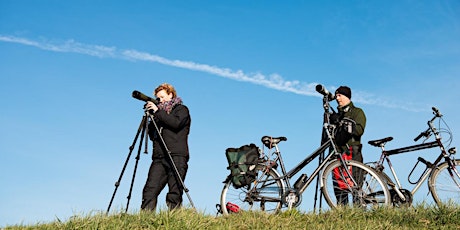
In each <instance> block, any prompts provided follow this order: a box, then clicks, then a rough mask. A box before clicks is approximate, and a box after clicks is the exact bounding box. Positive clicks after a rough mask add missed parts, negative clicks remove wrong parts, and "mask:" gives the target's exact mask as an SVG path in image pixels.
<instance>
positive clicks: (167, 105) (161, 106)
mask: <svg viewBox="0 0 460 230" xmlns="http://www.w3.org/2000/svg"><path fill="white" fill-rule="evenodd" d="M176 105H182V99H181V98H180V97H175V98H173V99H171V100H170V101H167V102H163V103H160V104H159V105H158V108H159V109H162V110H164V111H166V112H167V113H168V114H170V113H171V110H172V109H173V108H174V107H175V106H176Z"/></svg>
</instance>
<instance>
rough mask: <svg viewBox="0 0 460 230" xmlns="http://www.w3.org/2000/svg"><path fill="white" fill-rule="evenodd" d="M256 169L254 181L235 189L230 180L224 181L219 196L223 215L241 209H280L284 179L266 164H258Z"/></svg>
mask: <svg viewBox="0 0 460 230" xmlns="http://www.w3.org/2000/svg"><path fill="white" fill-rule="evenodd" d="M256 170H257V172H258V173H257V177H256V181H254V182H253V183H251V184H250V185H247V186H244V187H241V188H238V189H237V188H235V187H234V186H233V185H232V182H231V180H227V181H226V183H225V185H224V188H223V189H222V193H221V196H220V206H221V212H222V214H223V215H228V214H230V213H235V212H241V211H263V212H267V213H277V212H279V211H280V210H281V207H282V201H281V199H282V196H283V194H284V188H285V185H284V184H285V183H284V181H283V180H281V179H279V178H280V176H279V173H278V172H277V171H276V170H275V169H273V168H270V169H268V171H267V169H266V166H264V165H258V166H257V167H256ZM276 178H278V179H276Z"/></svg>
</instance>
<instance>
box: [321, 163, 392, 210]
mask: <svg viewBox="0 0 460 230" xmlns="http://www.w3.org/2000/svg"><path fill="white" fill-rule="evenodd" d="M345 162H346V164H347V167H346V168H347V169H345V167H344V166H343V165H342V164H341V162H340V161H339V160H333V161H331V162H330V163H329V164H328V165H327V166H326V167H325V168H324V170H323V172H322V176H321V189H322V192H323V196H324V199H325V200H326V202H327V203H328V204H329V206H330V207H333V208H335V207H337V206H350V207H362V208H365V209H373V208H377V207H381V206H387V205H389V204H390V203H391V202H390V192H389V190H388V187H387V184H386V182H384V180H382V179H381V177H380V175H379V174H378V173H377V172H375V171H374V170H373V169H372V168H370V167H369V166H366V165H365V164H363V163H361V162H358V161H354V160H347V161H345Z"/></svg>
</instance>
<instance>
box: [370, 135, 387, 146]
mask: <svg viewBox="0 0 460 230" xmlns="http://www.w3.org/2000/svg"><path fill="white" fill-rule="evenodd" d="M391 140H393V137H385V138H382V139H378V140H373V141H369V142H367V143H369V144H370V145H372V146H375V147H382V146H384V145H385V144H386V143H387V142H389V141H391Z"/></svg>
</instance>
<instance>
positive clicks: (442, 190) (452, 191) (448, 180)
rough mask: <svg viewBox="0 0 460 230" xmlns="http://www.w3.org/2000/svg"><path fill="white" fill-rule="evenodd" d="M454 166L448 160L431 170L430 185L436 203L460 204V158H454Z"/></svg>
mask: <svg viewBox="0 0 460 230" xmlns="http://www.w3.org/2000/svg"><path fill="white" fill-rule="evenodd" d="M452 163H455V165H454V168H451V167H449V164H448V163H447V162H444V163H442V164H440V165H439V166H438V167H436V169H434V170H433V171H432V172H431V176H430V179H429V180H428V187H429V189H430V192H431V195H432V196H433V199H434V201H435V202H436V204H437V205H438V206H439V205H443V204H444V205H450V204H453V205H459V204H460V174H459V173H460V160H458V159H457V160H453V161H452Z"/></svg>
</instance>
